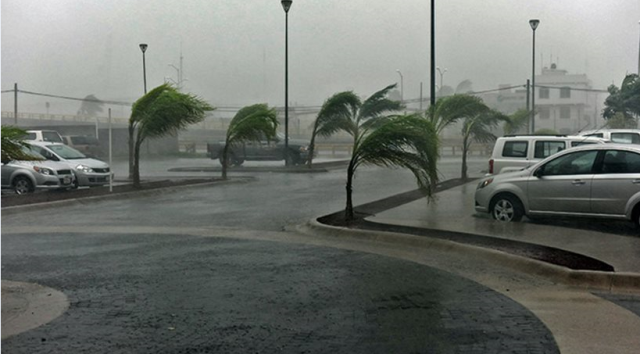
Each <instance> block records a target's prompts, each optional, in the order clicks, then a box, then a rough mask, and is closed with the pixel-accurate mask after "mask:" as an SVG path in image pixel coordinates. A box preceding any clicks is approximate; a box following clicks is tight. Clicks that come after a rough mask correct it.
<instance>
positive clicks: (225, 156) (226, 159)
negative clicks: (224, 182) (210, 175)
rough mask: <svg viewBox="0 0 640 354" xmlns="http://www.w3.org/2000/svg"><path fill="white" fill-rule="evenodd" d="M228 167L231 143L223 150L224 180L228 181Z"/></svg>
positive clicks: (227, 142)
mask: <svg viewBox="0 0 640 354" xmlns="http://www.w3.org/2000/svg"><path fill="white" fill-rule="evenodd" d="M227 166H229V141H226V142H225V143H224V148H222V179H227Z"/></svg>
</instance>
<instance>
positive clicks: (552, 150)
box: [489, 135, 607, 175]
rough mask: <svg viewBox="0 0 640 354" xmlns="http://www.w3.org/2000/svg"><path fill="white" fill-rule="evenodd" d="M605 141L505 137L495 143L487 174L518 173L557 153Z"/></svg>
mask: <svg viewBox="0 0 640 354" xmlns="http://www.w3.org/2000/svg"><path fill="white" fill-rule="evenodd" d="M605 142H607V140H606V139H602V138H599V137H586V136H567V135H507V136H503V137H500V138H498V139H497V140H496V143H495V145H494V146H493V152H492V153H491V158H490V159H489V174H496V175H497V174H501V173H506V172H513V171H520V170H522V169H523V168H526V167H529V166H531V165H533V164H535V163H537V162H539V161H542V160H544V159H546V158H547V157H549V156H551V155H553V154H557V153H558V152H560V151H562V150H565V149H569V148H572V147H576V146H582V145H588V144H604V143H605Z"/></svg>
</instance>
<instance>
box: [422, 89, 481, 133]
mask: <svg viewBox="0 0 640 354" xmlns="http://www.w3.org/2000/svg"><path fill="white" fill-rule="evenodd" d="M486 109H488V108H487V106H485V104H484V103H482V100H481V99H480V98H478V97H475V96H469V95H460V94H456V95H453V96H449V97H443V98H441V99H439V100H438V101H437V102H436V104H435V105H433V106H430V107H429V109H428V110H427V120H429V121H430V122H431V123H433V125H434V126H435V128H436V132H437V133H438V134H440V133H441V132H442V131H443V130H444V128H446V127H448V126H449V125H451V124H454V123H456V122H458V121H459V120H460V119H463V118H465V117H468V116H470V115H474V114H476V113H477V112H480V111H483V110H486Z"/></svg>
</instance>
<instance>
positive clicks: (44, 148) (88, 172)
mask: <svg viewBox="0 0 640 354" xmlns="http://www.w3.org/2000/svg"><path fill="white" fill-rule="evenodd" d="M28 143H29V144H30V145H31V146H33V147H34V148H35V149H36V151H37V152H38V153H39V154H40V155H42V156H44V157H45V158H46V159H47V160H52V161H59V162H62V163H65V164H66V165H67V166H69V167H70V168H71V169H72V170H73V172H74V173H75V175H76V182H75V186H76V187H78V186H89V187H96V186H103V185H105V184H108V183H109V178H111V170H110V168H109V164H107V163H106V162H103V161H100V160H96V159H92V158H88V157H86V156H85V155H84V154H83V153H81V152H80V151H78V150H76V149H74V148H72V147H69V146H67V145H65V144H62V143H49V142H44V141H42V142H41V141H29V142H28Z"/></svg>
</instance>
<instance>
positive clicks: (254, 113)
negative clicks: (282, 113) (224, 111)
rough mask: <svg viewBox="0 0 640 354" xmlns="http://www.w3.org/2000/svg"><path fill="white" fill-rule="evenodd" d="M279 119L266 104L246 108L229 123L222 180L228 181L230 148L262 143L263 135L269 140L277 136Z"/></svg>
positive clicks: (223, 157)
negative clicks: (236, 145)
mask: <svg viewBox="0 0 640 354" xmlns="http://www.w3.org/2000/svg"><path fill="white" fill-rule="evenodd" d="M277 128H278V118H277V115H276V111H275V109H272V108H269V107H268V106H267V105H266V104H254V105H251V106H246V107H244V108H242V109H241V110H239V111H238V113H236V115H235V116H234V117H233V119H231V122H230V123H229V128H227V134H226V137H225V142H224V148H223V149H222V179H227V167H228V165H229V163H228V162H229V147H230V146H231V145H233V144H238V143H243V142H246V141H260V138H261V136H262V135H264V136H266V137H267V139H273V138H274V137H275V136H276V129H277Z"/></svg>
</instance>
